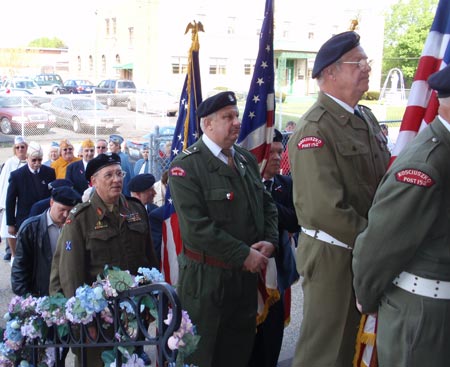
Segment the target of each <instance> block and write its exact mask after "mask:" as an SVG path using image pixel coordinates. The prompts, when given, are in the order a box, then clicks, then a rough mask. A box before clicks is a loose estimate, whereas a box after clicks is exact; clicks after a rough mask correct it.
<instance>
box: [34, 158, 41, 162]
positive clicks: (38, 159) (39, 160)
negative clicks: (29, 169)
mask: <svg viewBox="0 0 450 367" xmlns="http://www.w3.org/2000/svg"><path fill="white" fill-rule="evenodd" d="M31 162H32V163H36V162H42V158H33V159H32V160H31Z"/></svg>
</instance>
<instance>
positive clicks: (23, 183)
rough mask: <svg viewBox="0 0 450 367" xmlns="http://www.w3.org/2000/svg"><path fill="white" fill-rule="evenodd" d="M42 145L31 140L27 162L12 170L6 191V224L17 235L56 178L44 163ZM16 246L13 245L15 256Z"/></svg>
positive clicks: (46, 194)
mask: <svg viewBox="0 0 450 367" xmlns="http://www.w3.org/2000/svg"><path fill="white" fill-rule="evenodd" d="M42 156H43V152H42V147H41V145H40V144H39V143H37V142H35V141H31V142H30V143H29V144H28V149H27V164H26V165H24V166H23V167H21V168H19V169H16V170H15V171H12V172H11V174H10V176H9V185H8V190H7V193H6V225H7V226H8V233H9V234H10V235H11V236H15V235H16V234H17V231H18V230H19V228H20V225H21V224H22V222H23V221H24V220H25V219H27V218H28V216H29V213H30V209H31V206H32V205H33V204H34V203H36V202H37V201H39V200H41V199H44V198H47V197H49V196H50V192H51V191H50V189H49V188H48V184H49V183H50V182H52V181H54V180H55V171H54V170H53V168H50V167H47V166H44V165H42ZM14 253H15V248H14V249H13V248H12V247H11V254H12V256H14Z"/></svg>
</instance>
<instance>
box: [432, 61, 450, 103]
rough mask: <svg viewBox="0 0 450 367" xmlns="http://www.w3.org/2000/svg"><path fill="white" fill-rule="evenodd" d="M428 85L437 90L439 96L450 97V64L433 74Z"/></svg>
mask: <svg viewBox="0 0 450 367" xmlns="http://www.w3.org/2000/svg"><path fill="white" fill-rule="evenodd" d="M428 85H429V86H430V88H431V89H434V90H435V91H436V92H437V94H438V98H447V97H450V65H447V66H446V67H445V68H443V69H442V70H439V71H438V72H436V73H434V74H431V76H430V77H429V78H428Z"/></svg>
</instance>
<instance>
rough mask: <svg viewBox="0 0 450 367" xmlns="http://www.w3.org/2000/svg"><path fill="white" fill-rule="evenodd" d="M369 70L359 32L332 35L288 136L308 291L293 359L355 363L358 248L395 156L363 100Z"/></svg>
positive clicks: (297, 362) (301, 366) (316, 365)
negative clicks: (314, 86) (309, 98)
mask: <svg viewBox="0 0 450 367" xmlns="http://www.w3.org/2000/svg"><path fill="white" fill-rule="evenodd" d="M370 71H371V68H370V65H369V63H368V62H367V55H366V53H365V52H364V50H363V48H362V47H361V46H360V43H359V35H358V34H357V33H355V32H352V31H349V32H344V33H340V34H337V35H335V36H333V37H332V38H331V39H329V40H328V41H327V42H325V43H324V44H323V45H322V47H321V48H320V49H319V51H318V53H317V56H316V60H315V63H314V67H313V74H312V76H313V78H317V83H318V85H319V88H320V93H319V96H318V99H317V101H316V102H315V104H314V105H313V106H312V107H311V108H310V109H309V110H308V111H307V112H306V113H305V114H304V115H303V116H302V118H301V119H300V122H299V124H298V125H297V128H296V130H295V132H294V133H293V135H292V136H291V138H290V139H289V143H288V144H289V157H290V161H291V172H292V178H293V184H294V205H295V209H296V213H297V217H298V219H299V224H300V225H301V226H302V233H301V235H300V239H299V244H298V249H297V270H298V272H299V274H300V275H301V276H302V277H303V283H302V287H303V293H304V308H303V321H302V325H301V331H300V337H299V340H298V343H297V347H296V351H295V356H294V361H293V364H292V366H293V367H349V366H351V365H352V360H353V356H354V352H355V342H356V335H357V330H358V325H359V321H360V315H359V313H358V310H357V309H356V306H355V297H354V292H353V288H352V281H353V279H352V271H351V259H352V249H353V247H354V242H355V238H356V236H357V235H358V234H359V233H360V232H362V231H363V230H364V228H365V227H366V225H367V212H368V210H369V208H370V205H371V203H372V199H373V196H374V194H375V190H376V188H377V185H378V183H379V182H380V180H381V178H382V177H383V175H384V173H385V171H386V167H387V164H388V161H389V152H388V149H387V146H386V139H385V138H384V136H383V133H382V132H381V129H380V127H379V125H378V123H377V121H376V119H375V117H374V115H373V114H372V113H371V112H370V110H369V109H368V108H366V107H363V106H359V105H358V101H359V100H360V98H361V97H362V95H363V93H364V92H366V91H367V90H368V88H369V73H370Z"/></svg>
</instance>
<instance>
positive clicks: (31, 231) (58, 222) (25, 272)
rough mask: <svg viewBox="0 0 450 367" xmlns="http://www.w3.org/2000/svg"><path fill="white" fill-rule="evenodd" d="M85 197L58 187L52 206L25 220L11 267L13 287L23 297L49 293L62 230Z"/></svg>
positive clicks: (71, 190)
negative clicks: (74, 208)
mask: <svg viewBox="0 0 450 367" xmlns="http://www.w3.org/2000/svg"><path fill="white" fill-rule="evenodd" d="M80 202H81V196H80V195H79V194H78V193H77V192H76V191H75V190H73V189H72V188H70V187H67V186H61V187H57V188H54V189H53V190H52V193H51V198H50V208H49V209H47V210H46V211H45V212H43V213H42V214H39V215H37V216H33V217H30V218H28V219H27V220H25V222H23V224H22V225H21V226H20V229H19V232H18V234H17V250H16V251H17V252H16V257H15V258H14V262H13V265H12V270H11V285H12V290H13V292H14V293H15V294H17V295H19V296H24V295H26V294H32V295H33V296H35V297H42V296H47V295H48V294H49V293H48V285H49V280H50V269H51V262H52V257H53V254H54V253H55V249H56V243H57V240H58V236H59V232H60V230H61V228H62V226H63V225H64V222H65V221H66V219H67V216H68V215H69V212H70V211H71V210H72V208H73V207H74V206H75V205H76V204H78V203H80Z"/></svg>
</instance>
